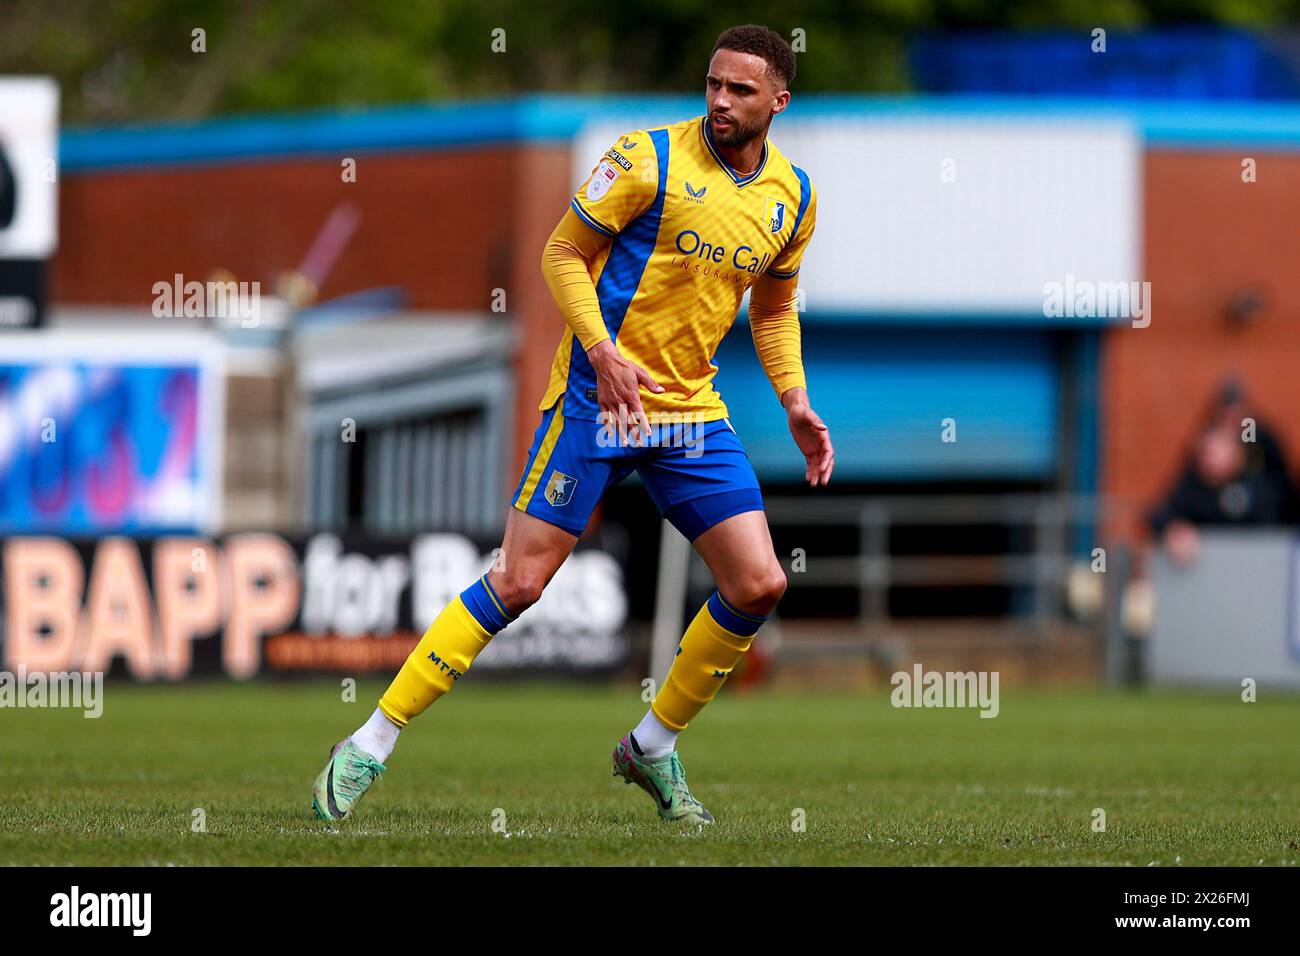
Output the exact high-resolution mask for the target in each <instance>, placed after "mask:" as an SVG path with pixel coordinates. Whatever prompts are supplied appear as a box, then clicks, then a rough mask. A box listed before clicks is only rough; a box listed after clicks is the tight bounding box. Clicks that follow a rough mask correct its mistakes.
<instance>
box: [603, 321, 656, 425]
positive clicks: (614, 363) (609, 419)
mask: <svg viewBox="0 0 1300 956" xmlns="http://www.w3.org/2000/svg"><path fill="white" fill-rule="evenodd" d="M587 358H588V359H589V360H590V361H591V367H592V368H593V369H595V370H596V403H597V404H598V405H599V406H600V411H601V418H602V419H603V420H604V421H605V423H606V427H607V428H610V429H611V431H613V430H615V429H616V430H617V432H618V435H619V441H620V442H623V443H629V442H630V443H631V444H635V445H640V444H641V443H642V441H643V440H645V439H648V438H649V436H650V420H649V418H647V417H646V413H645V409H644V408H643V407H642V405H641V389H642V388H647V389H649V390H650V391H651V392H654V393H655V394H656V395H658V394H660V393H662V392H663V391H664V387H663V386H662V385H660V384H659V383H658V382H656V381H655V380H654V379H653V378H651V377H650V373H649V372H647V371H646V370H645V369H643V368H642V367H641V366H639V365H637V364H636V363H635V362H629V361H628V360H627V359H625V358H624V357H623V355H622V353H620V352H619V350H618V346H616V345H615V344H614V343H613V341H611V340H610V339H606V340H605V341H604V342H600V343H598V344H597V345H593V346H592V347H591V348H590V349H588V350H587ZM629 425H630V426H631V428H630V434H629Z"/></svg>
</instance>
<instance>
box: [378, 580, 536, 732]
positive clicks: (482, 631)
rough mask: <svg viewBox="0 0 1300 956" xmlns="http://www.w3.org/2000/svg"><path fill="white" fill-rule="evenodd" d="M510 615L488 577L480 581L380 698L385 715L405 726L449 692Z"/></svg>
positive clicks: (438, 621)
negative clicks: (489, 582)
mask: <svg viewBox="0 0 1300 956" xmlns="http://www.w3.org/2000/svg"><path fill="white" fill-rule="evenodd" d="M512 620H514V617H513V616H512V615H511V614H510V613H509V612H508V611H506V609H505V605H503V604H502V603H501V601H500V599H499V598H497V596H496V592H495V591H493V590H492V586H491V585H490V584H488V582H487V576H486V575H484V576H483V577H481V578H479V579H478V580H477V581H475V582H474V583H473V584H472V585H470V586H469V587H468V588H466V589H465V590H464V591H462V592H461V594H460V596H459V597H457V598H456V599H455V600H454V601H452V602H451V603H450V604H448V605H447V606H446V607H445V608H443V609H442V613H441V614H439V615H438V616H437V617H436V618H435V619H434V621H433V623H432V624H430V625H429V629H428V630H427V631H425V632H424V637H422V638H420V643H419V644H417V645H415V650H413V651H411V654H410V656H409V657H407V658H406V663H404V664H403V665H402V669H401V670H399V671H398V672H397V676H396V677H394V678H393V682H392V683H391V684H389V685H388V690H386V691H384V696H383V697H381V698H380V699H379V709H380V710H381V711H383V712H384V716H385V717H387V718H388V719H389V720H391V721H392V722H393V723H395V724H397V726H399V727H405V726H406V725H407V724H408V723H410V721H411V719H412V718H414V717H417V716H419V715H420V714H421V713H423V712H424V710H425V708H426V707H428V706H429V705H430V704H432V703H433V702H434V701H435V700H437V699H438V698H439V697H441V696H442V695H443V694H445V693H446V692H447V691H449V690H451V688H452V685H453V684H454V683H455V682H456V681H458V680H459V679H460V678H461V677H462V676H463V675H464V674H465V672H466V671H467V670H469V665H470V664H471V663H473V661H474V658H475V657H476V656H478V653H479V651H481V650H483V648H485V647H487V646H488V642H489V641H491V640H492V637H493V635H495V634H496V632H497V631H499V630H501V628H503V627H505V626H506V625H507V624H509V623H510V622H511V621H512Z"/></svg>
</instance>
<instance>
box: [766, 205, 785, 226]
mask: <svg viewBox="0 0 1300 956" xmlns="http://www.w3.org/2000/svg"><path fill="white" fill-rule="evenodd" d="M763 218H764V219H766V220H767V231H768V232H780V231H781V227H782V226H784V225H785V203H783V202H779V201H778V200H775V199H769V200H767V208H766V210H765V211H764V213H763Z"/></svg>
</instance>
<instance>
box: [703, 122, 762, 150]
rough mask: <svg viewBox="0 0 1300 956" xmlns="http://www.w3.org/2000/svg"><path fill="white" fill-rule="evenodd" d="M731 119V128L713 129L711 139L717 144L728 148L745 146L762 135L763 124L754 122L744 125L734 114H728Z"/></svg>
mask: <svg viewBox="0 0 1300 956" xmlns="http://www.w3.org/2000/svg"><path fill="white" fill-rule="evenodd" d="M727 119H729V120H731V129H729V130H726V131H725V132H722V133H719V132H718V131H717V130H716V129H715V130H713V141H714V142H715V143H717V144H718V145H719V146H725V147H727V148H728V149H734V148H736V147H739V146H745V145H747V144H748V143H750V142H752V141H754V140H755V139H757V138H758V137H760V136H762V135H763V124H762V123H761V122H756V123H754V124H753V125H749V126H747V125H745V124H743V123H741V122H740V120H738V119H737V118H736V117H734V116H728V117H727Z"/></svg>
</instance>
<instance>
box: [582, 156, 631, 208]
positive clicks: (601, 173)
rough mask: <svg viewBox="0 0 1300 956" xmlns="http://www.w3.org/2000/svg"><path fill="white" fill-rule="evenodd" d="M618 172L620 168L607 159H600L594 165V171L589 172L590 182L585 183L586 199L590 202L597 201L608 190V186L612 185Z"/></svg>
mask: <svg viewBox="0 0 1300 956" xmlns="http://www.w3.org/2000/svg"><path fill="white" fill-rule="evenodd" d="M620 172H622V170H620V169H619V168H618V167H617V166H615V165H614V164H613V163H611V162H610V161H609V160H608V159H602V160H601V161H600V163H599V164H598V165H597V166H596V171H595V172H593V173H592V174H591V182H589V183H587V199H588V200H590V201H591V202H596V201H598V200H599V199H600V198H601V197H602V196H604V195H605V193H607V192H609V187H610V186H612V185H614V180H616V179H618V174H619V173H620Z"/></svg>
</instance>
